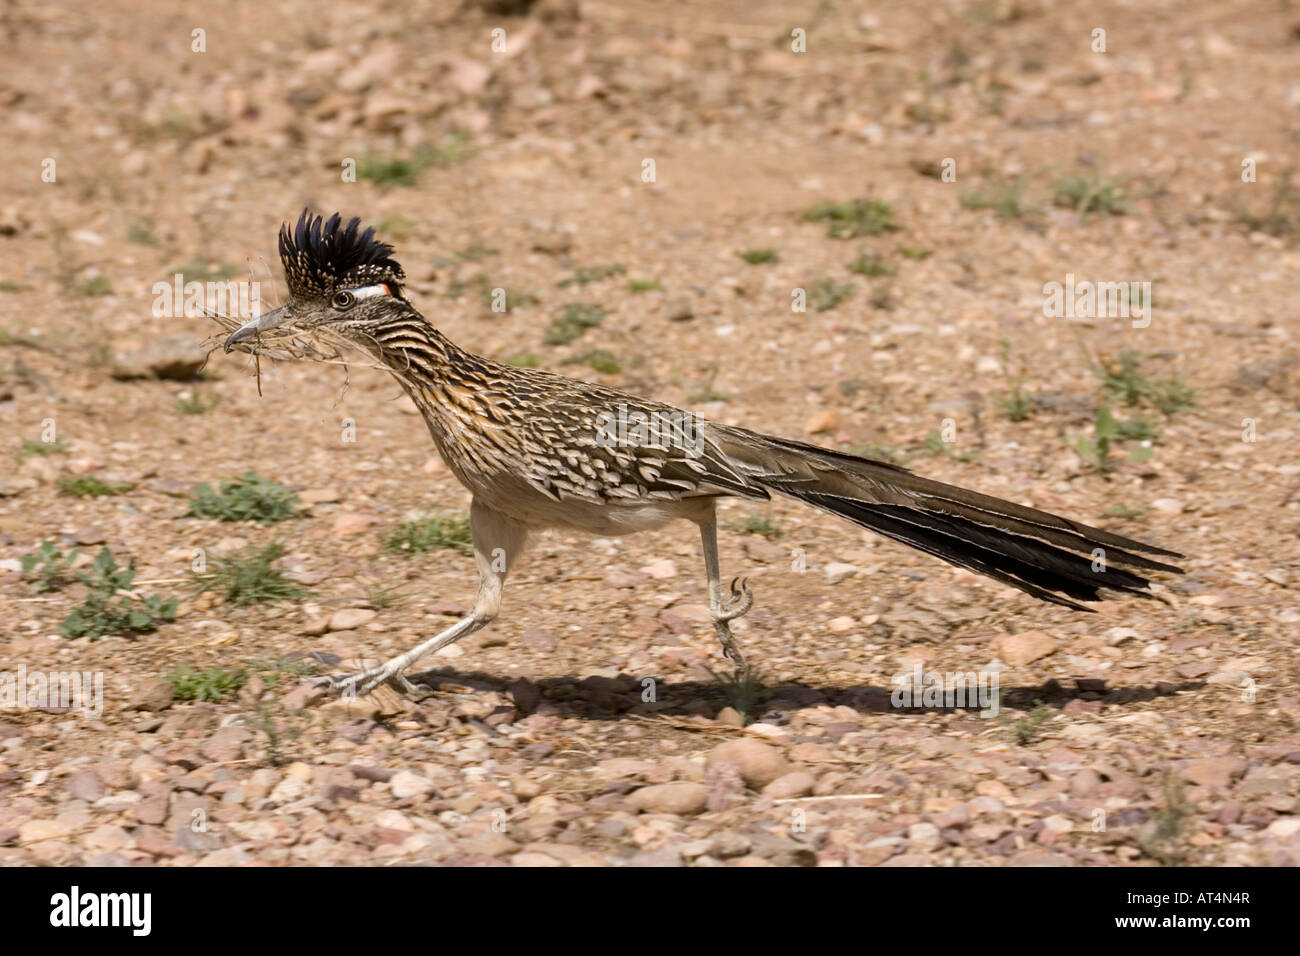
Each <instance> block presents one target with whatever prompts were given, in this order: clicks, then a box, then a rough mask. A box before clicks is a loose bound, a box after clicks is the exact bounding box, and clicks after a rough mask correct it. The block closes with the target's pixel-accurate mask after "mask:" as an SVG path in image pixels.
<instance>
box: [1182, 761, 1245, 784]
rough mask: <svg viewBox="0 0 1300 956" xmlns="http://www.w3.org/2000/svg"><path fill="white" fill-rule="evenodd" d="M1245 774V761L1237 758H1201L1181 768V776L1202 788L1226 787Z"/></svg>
mask: <svg viewBox="0 0 1300 956" xmlns="http://www.w3.org/2000/svg"><path fill="white" fill-rule="evenodd" d="M1245 772H1246V761H1244V760H1241V759H1239V758H1237V757H1203V758H1201V759H1199V760H1193V761H1192V762H1191V763H1189V764H1188V765H1187V766H1186V767H1184V768H1183V776H1184V777H1185V778H1186V779H1187V780H1188V781H1190V782H1191V783H1194V784H1197V785H1198V786H1202V787H1218V788H1223V787H1226V786H1228V784H1229V783H1231V782H1232V781H1233V780H1234V779H1236V778H1237V777H1240V776H1241V775H1242V774H1244V773H1245Z"/></svg>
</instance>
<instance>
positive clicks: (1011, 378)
mask: <svg viewBox="0 0 1300 956" xmlns="http://www.w3.org/2000/svg"><path fill="white" fill-rule="evenodd" d="M1001 345H1002V356H1001V361H1000V363H999V364H1000V365H1001V367H1002V375H1003V377H1004V378H1005V379H1006V380H1007V384H1008V385H1009V386H1010V389H1009V391H1008V393H1007V394H1006V395H1005V396H998V397H995V398H994V399H993V404H994V405H995V406H997V409H998V411H1000V412H1001V413H1002V414H1003V415H1005V416H1007V418H1009V419H1011V420H1012V421H1013V422H1023V421H1027V420H1028V419H1029V418H1030V417H1031V416H1032V415H1033V414H1034V400H1033V399H1032V398H1031V397H1030V396H1029V394H1028V393H1026V392H1025V389H1024V382H1022V381H1021V379H1020V376H1019V375H1017V374H1014V373H1013V372H1012V368H1011V342H1010V341H1008V340H1007V339H1003V340H1002V342H1001Z"/></svg>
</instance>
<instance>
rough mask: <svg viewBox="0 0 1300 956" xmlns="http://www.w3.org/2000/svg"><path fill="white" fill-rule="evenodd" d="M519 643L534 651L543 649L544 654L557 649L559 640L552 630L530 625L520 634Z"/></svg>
mask: <svg viewBox="0 0 1300 956" xmlns="http://www.w3.org/2000/svg"><path fill="white" fill-rule="evenodd" d="M519 643H520V644H522V645H523V646H524V647H527V648H530V649H531V650H534V651H541V652H542V653H543V654H549V653H551V651H553V650H555V648H556V646H557V645H558V644H559V641H558V640H557V639H556V637H555V635H554V634H552V633H551V632H550V631H547V630H544V629H542V628H540V627H530V628H529V629H528V630H526V631H524V633H522V634H520V635H519Z"/></svg>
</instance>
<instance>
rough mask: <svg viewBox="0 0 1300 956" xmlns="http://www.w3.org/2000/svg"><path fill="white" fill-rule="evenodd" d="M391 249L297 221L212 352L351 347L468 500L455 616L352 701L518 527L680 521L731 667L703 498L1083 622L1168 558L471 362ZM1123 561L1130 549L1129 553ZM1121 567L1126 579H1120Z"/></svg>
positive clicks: (332, 224)
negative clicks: (240, 316)
mask: <svg viewBox="0 0 1300 956" xmlns="http://www.w3.org/2000/svg"><path fill="white" fill-rule="evenodd" d="M392 253H393V248H392V246H390V245H387V244H386V243H383V242H380V241H379V240H378V239H377V238H376V237H375V233H374V230H373V229H365V230H364V231H363V230H362V229H361V222H360V220H358V219H353V220H351V221H350V222H348V223H346V224H344V223H343V222H342V220H341V219H340V217H339V216H338V214H335V215H334V216H332V217H330V219H329V220H324V219H322V218H321V217H317V216H312V215H311V214H310V213H308V212H306V211H304V212H303V214H302V216H301V217H300V218H299V219H298V223H297V225H296V226H295V227H294V228H293V229H290V228H289V226H288V224H287V223H286V224H285V225H284V226H282V227H281V229H280V258H281V261H282V262H283V264H284V272H285V279H286V283H287V285H288V290H289V297H288V300H287V302H286V304H285V305H284V306H282V307H280V308H278V309H275V310H274V311H271V312H268V313H266V314H265V315H262V316H260V317H258V318H255V319H253V320H251V321H249V322H246V323H244V324H243V325H240V326H238V328H236V325H237V323H236V322H234V321H231V320H225V321H224V322H223V325H224V326H225V328H226V330H227V331H231V330H233V332H232V334H231V335H230V336H229V337H228V338H227V339H226V340H225V349H226V351H227V352H229V351H231V350H232V349H238V350H241V351H244V352H248V353H251V354H253V355H256V356H262V355H265V356H268V357H270V358H273V359H304V358H307V359H315V360H323V361H344V360H345V359H346V357H348V356H349V355H350V356H351V357H353V358H355V357H356V355H357V353H360V356H361V357H362V358H363V359H364V360H367V361H368V362H369V363H370V364H373V365H376V366H381V367H383V368H385V369H387V370H388V371H389V372H391V373H392V375H393V377H394V378H396V379H397V381H398V382H399V383H400V384H401V386H402V388H403V389H405V390H406V392H407V394H409V395H410V396H411V399H412V400H413V401H414V402H415V405H416V407H417V408H418V409H419V410H420V413H421V415H423V416H424V420H425V422H426V424H427V425H428V427H429V433H430V434H431V435H432V436H433V441H434V443H435V444H436V445H437V446H438V451H439V453H440V454H441V456H442V459H443V461H444V462H446V464H447V467H448V468H450V469H451V471H452V472H453V473H454V474H455V475H456V477H457V478H458V479H459V480H460V482H461V483H462V484H463V485H464V486H465V487H466V488H468V489H469V490H470V492H471V493H472V494H473V503H472V505H471V507H470V528H471V531H472V535H473V545H474V557H475V561H476V562H477V564H478V572H479V590H478V596H477V599H476V600H475V602H474V607H473V610H472V611H470V613H469V614H468V615H467V616H465V617H464V618H463V619H461V620H459V621H457V622H456V623H455V624H453V625H452V626H451V627H448V628H447V629H446V630H444V631H442V632H441V633H440V634H437V635H434V636H433V637H431V638H429V639H428V640H427V641H424V642H423V643H421V644H419V645H418V646H416V647H413V648H411V649H410V650H409V651H407V652H405V653H404V654H400V655H398V656H397V657H394V658H392V659H391V660H389V661H385V662H384V663H383V664H380V665H379V666H377V667H373V668H370V669H368V670H365V671H362V672H361V673H358V674H353V675H351V676H348V677H341V678H336V677H331V678H327V679H326V683H327V685H328V686H330V687H331V688H332V689H334V690H336V691H339V692H342V693H347V694H354V693H355V694H366V693H369V692H370V691H371V690H372V689H374V688H375V687H377V686H378V685H379V684H381V683H388V684H389V685H391V686H393V687H395V688H397V689H398V690H399V691H401V692H403V693H405V694H407V695H411V696H418V695H419V693H420V691H419V690H418V689H417V688H416V687H415V686H414V685H413V684H412V683H411V682H410V681H409V680H408V679H407V678H406V677H405V676H404V675H405V671H406V670H407V668H408V667H410V666H411V665H412V664H414V663H415V662H416V661H418V660H419V659H420V658H422V657H424V656H426V655H428V654H432V653H433V652H434V651H436V650H438V649H439V648H441V647H446V646H447V645H448V644H451V643H452V642H454V641H458V640H460V639H461V638H462V637H464V636H465V635H467V634H472V633H473V632H475V631H477V630H479V629H480V628H482V627H484V626H485V625H486V624H488V622H490V621H492V620H493V619H494V618H495V617H496V616H497V612H498V611H499V610H500V608H501V595H502V588H503V587H504V585H505V580H506V575H507V573H508V572H509V570H510V569H511V568H512V567H513V566H514V563H515V562H516V561H518V560H519V557H520V555H521V554H522V552H523V550H524V544H525V542H526V540H527V538H528V536H529V534H530V533H531V532H534V531H539V530H542V529H545V528H564V529H572V530H576V531H584V532H589V533H591V534H597V535H624V534H632V533H634V532H637V531H648V530H651V529H654V528H659V527H662V526H663V525H665V524H668V523H669V522H670V521H675V520H677V519H679V518H684V519H687V520H689V521H693V522H695V524H696V525H698V526H699V529H700V538H701V541H702V544H703V549H704V569H705V572H706V574H707V576H708V588H709V612H710V615H711V618H712V623H713V627H714V629H715V631H716V632H717V636H718V640H719V641H720V642H721V643H722V648H723V652H724V653H725V654H726V656H727V657H728V658H729V659H730V660H731V661H732V663H733V664H734V665H735V667H736V670H737V673H738V674H741V675H743V674H746V673H747V665H746V662H745V658H744V655H743V654H742V653H741V650H740V648H739V647H738V646H737V644H736V641H735V639H734V638H733V636H732V634H731V625H730V622H731V621H733V620H735V619H736V618H738V617H740V616H741V615H742V614H744V613H746V612H747V611H748V610H749V609H750V607H751V606H752V604H753V601H754V596H753V592H752V590H751V589H750V588H749V585H748V583H747V582H744V581H741V582H739V583H737V581H736V580H733V581H732V582H731V585H730V587H729V588H728V589H727V591H726V592H724V590H723V585H722V578H721V575H720V571H719V568H718V537H717V519H716V517H715V507H716V504H717V501H718V499H719V498H723V497H737V498H747V499H750V500H758V501H766V500H769V499H770V498H771V496H772V494H773V493H775V494H780V495H786V496H788V497H791V498H796V499H798V500H799V501H802V502H805V503H806V504H809V505H811V506H813V507H814V508H819V509H821V510H822V511H828V512H830V513H831V514H834V515H838V516H839V517H841V518H845V519H847V520H849V521H851V522H853V523H854V524H857V525H860V526H861V527H863V528H869V529H870V530H872V531H875V532H877V533H879V534H882V535H884V536H885V537H888V538H892V539H894V540H895V541H899V542H902V543H903V544H906V545H910V546H911V547H913V548H917V549H919V550H921V551H925V552H926V553H928V554H932V555H934V556H935V557H937V558H940V559H942V560H944V561H947V562H948V563H950V564H954V565H957V566H958V567H962V568H968V569H970V570H971V571H976V572H979V573H980V574H984V575H987V576H988V577H990V578H993V579H995V580H997V581H1001V582H1003V583H1004V584H1009V585H1011V586H1012V587H1016V588H1019V589H1020V590H1022V591H1025V592H1028V593H1029V594H1032V595H1033V596H1034V597H1036V598H1040V599H1042V600H1044V601H1051V602H1053V603H1055V604H1061V605H1064V606H1066V607H1070V608H1075V609H1077V610H1090V609H1089V608H1086V607H1084V606H1083V605H1081V604H1079V603H1078V602H1079V601H1097V600H1101V598H1102V594H1101V590H1102V589H1108V590H1110V591H1115V592H1127V593H1130V594H1137V595H1141V596H1143V597H1151V596H1152V595H1151V593H1150V592H1149V591H1147V590H1146V588H1147V586H1148V584H1149V582H1148V580H1147V579H1146V578H1145V577H1143V576H1142V575H1141V574H1140V573H1138V571H1147V572H1150V571H1170V572H1176V573H1181V572H1180V569H1179V568H1177V567H1174V566H1172V565H1169V564H1164V563H1161V562H1159V561H1156V560H1154V559H1152V558H1149V557H1145V556H1144V555H1146V554H1155V555H1162V556H1167V557H1171V558H1179V557H1182V555H1179V554H1177V553H1175V552H1173V551H1166V550H1164V549H1163V548H1157V547H1153V546H1151V545H1149V544H1144V543H1142V542H1140V541H1134V540H1132V539H1131V538H1125V537H1122V536H1120V535H1117V534H1112V533H1110V532H1109V531H1102V530H1100V529H1098V528H1091V527H1088V526H1087V525H1083V524H1079V523H1078V522H1075V521H1071V520H1069V519H1067V518H1062V517H1059V516H1057V515H1053V514H1048V513H1047V512H1045V511H1039V510H1037V509H1034V508H1027V507H1025V506H1023V505H1018V504H1013V503H1011V502H1009V501H1002V500H1000V499H998V498H993V497H990V496H988V495H982V494H979V493H977V492H974V491H967V490H966V489H964V488H958V487H956V486H954V485H947V484H943V483H942V482H938V481H931V480H930V479H928V478H922V477H920V476H918V475H914V474H912V473H911V472H909V471H907V470H906V469H904V468H900V467H898V466H897V465H893V464H888V463H886V462H882V461H875V460H872V459H869V458H859V457H857V456H855V455H848V454H844V453H843V452H838V451H832V450H831V449H828V448H819V447H817V446H815V445H808V444H805V443H803V442H798V441H792V440H790V439H787V438H777V437H774V436H772V435H764V434H762V433H760V432H754V431H749V430H748V429H745V428H737V427H733V426H730V425H722V424H719V423H717V422H712V421H708V420H706V419H702V418H698V417H695V416H693V415H691V414H690V413H688V412H684V411H681V410H679V409H676V408H674V407H672V406H670V405H664V404H661V403H659V402H654V401H649V400H647V399H643V398H638V397H636V396H633V395H629V394H627V393H626V392H621V391H618V390H617V389H613V388H607V387H605V386H603V385H596V384H592V383H590V382H582V381H577V380H575V379H570V378H565V377H563V376H560V375H555V374H552V373H550V372H546V371H542V370H540V369H531V368H516V367H514V366H510V365H502V364H501V363H499V362H494V361H491V360H490V359H486V358H483V357H481V356H478V355H474V354H473V353H471V352H467V351H466V350H464V349H462V348H460V347H459V346H458V345H456V344H455V343H453V342H452V341H450V340H449V339H448V338H447V337H446V336H445V335H443V334H442V333H441V332H439V331H438V329H436V328H435V327H434V326H433V324H432V323H430V322H429V320H428V319H426V318H425V317H424V316H423V315H421V314H420V312H419V311H417V310H416V308H415V306H413V305H412V304H411V302H410V301H409V300H408V299H407V297H406V293H405V291H404V289H403V285H404V283H405V275H404V273H403V272H402V267H401V266H400V265H398V264H397V262H395V261H394V260H393V258H392ZM1139 552H1141V553H1139ZM1130 569H1136V570H1130Z"/></svg>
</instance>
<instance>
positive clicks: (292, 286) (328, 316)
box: [225, 210, 414, 358]
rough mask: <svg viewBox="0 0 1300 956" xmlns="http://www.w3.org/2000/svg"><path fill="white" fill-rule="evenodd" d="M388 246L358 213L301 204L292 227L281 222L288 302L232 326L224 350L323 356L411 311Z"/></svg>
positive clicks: (362, 340)
mask: <svg viewBox="0 0 1300 956" xmlns="http://www.w3.org/2000/svg"><path fill="white" fill-rule="evenodd" d="M392 253H393V247H392V246H390V245H388V244H387V243H384V242H380V241H379V240H378V239H376V238H375V231H374V229H365V230H364V231H363V230H362V229H361V220H360V219H352V220H350V221H349V222H347V223H344V222H343V220H342V218H341V217H340V216H339V214H338V213H335V214H334V215H333V216H331V217H330V218H329V219H324V218H323V217H321V216H313V215H312V214H311V213H310V212H308V211H307V210H303V213H302V215H301V216H299V217H298V224H297V225H296V226H294V227H293V229H292V230H290V228H289V224H288V223H285V224H284V225H282V226H281V227H280V261H281V263H282V264H283V265H284V276H285V282H286V284H287V285H288V287H289V299H288V301H287V302H286V303H285V304H284V305H283V306H281V307H280V308H278V309H275V310H273V311H271V312H267V313H265V314H263V315H260V316H258V317H257V318H254V319H251V320H249V321H248V322H245V323H244V324H243V325H241V326H239V328H237V329H235V330H234V331H233V332H232V333H231V334H230V336H229V337H228V338H227V339H226V341H225V350H226V351H227V352H229V351H231V350H239V351H245V352H254V353H259V354H268V355H271V356H272V357H282V356H283V357H294V358H298V357H323V356H325V355H327V354H329V353H331V352H332V353H334V354H337V353H338V352H339V351H340V349H339V346H341V345H346V344H351V345H356V346H361V347H362V348H365V347H366V346H367V345H370V344H372V343H374V342H375V339H376V334H377V333H378V332H379V330H381V329H382V328H383V326H384V325H385V323H388V322H391V321H393V320H394V319H397V318H401V317H406V316H410V315H411V314H412V313H413V311H414V310H413V309H412V307H411V305H410V303H408V302H407V301H406V297H405V295H404V294H403V292H402V285H403V284H404V283H405V282H406V275H405V273H404V272H403V271H402V267H401V266H400V265H399V264H398V263H397V262H396V261H394V260H393V259H392V258H391V257H392Z"/></svg>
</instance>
